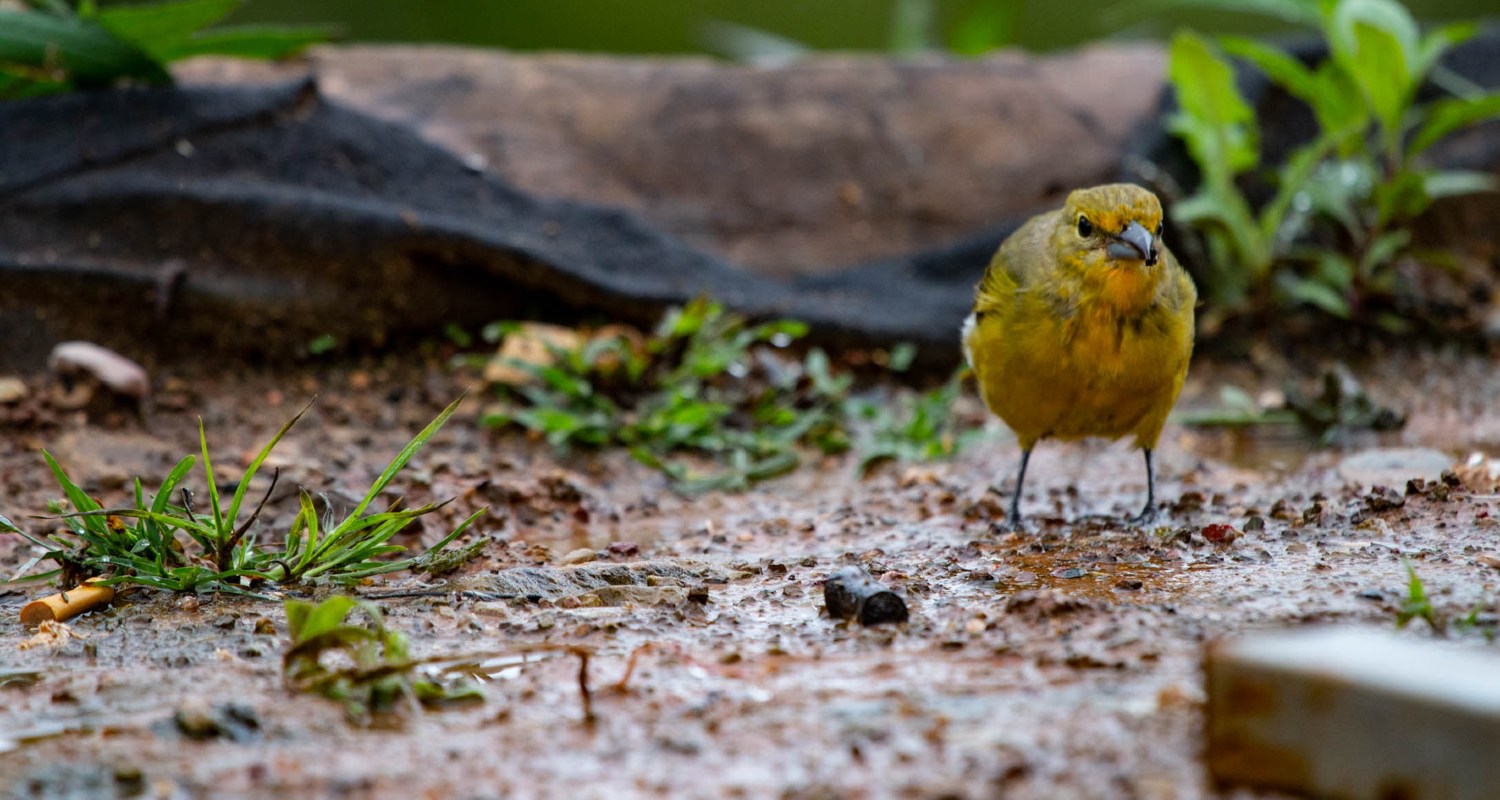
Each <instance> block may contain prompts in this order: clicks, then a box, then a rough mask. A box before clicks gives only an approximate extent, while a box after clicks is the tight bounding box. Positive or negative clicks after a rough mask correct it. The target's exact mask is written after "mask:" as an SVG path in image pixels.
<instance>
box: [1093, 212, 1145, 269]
mask: <svg viewBox="0 0 1500 800" xmlns="http://www.w3.org/2000/svg"><path fill="white" fill-rule="evenodd" d="M1105 252H1106V253H1108V254H1109V257H1110V258H1117V259H1121V260H1127V261H1145V262H1146V266H1148V267H1149V266H1153V265H1155V264H1156V237H1155V236H1152V235H1151V231H1148V230H1146V229H1145V227H1143V226H1142V225H1141V223H1139V222H1132V223H1130V225H1129V226H1127V227H1126V228H1125V230H1123V231H1121V232H1120V235H1119V236H1117V237H1115V240H1114V241H1112V242H1110V243H1109V246H1108V247H1106V248H1105Z"/></svg>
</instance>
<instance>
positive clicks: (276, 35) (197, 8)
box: [0, 0, 330, 98]
mask: <svg viewBox="0 0 1500 800" xmlns="http://www.w3.org/2000/svg"><path fill="white" fill-rule="evenodd" d="M243 2H244V0H165V1H164V2H155V3H143V4H138V5H111V6H109V7H106V8H100V7H99V6H98V4H97V3H96V2H94V0H79V2H77V3H76V4H69V3H68V2H67V0H22V2H21V3H20V5H21V6H23V8H21V9H9V8H3V7H0V98H19V97H31V96H35V95H41V94H51V93H55V92H64V91H72V90H74V89H78V88H85V87H91V86H101V85H107V84H110V83H114V82H116V81H121V80H133V81H139V82H143V83H170V82H171V81H172V77H171V74H170V73H168V72H167V65H168V64H170V63H172V62H173V61H178V60H181V59H184V58H190V57H192V56H200V55H228V56H239V57H243V58H263V59H278V58H285V57H287V56H291V55H295V54H296V53H297V52H299V51H301V50H302V49H303V48H305V47H307V46H308V45H310V44H314V43H316V42H320V41H322V40H324V39H326V38H327V37H328V36H329V33H330V31H329V30H328V29H326V28H317V27H269V26H252V25H243V26H232V27H217V28H212V27H210V26H212V25H214V24H215V23H217V22H219V21H220V20H222V19H224V17H226V16H228V15H229V13H230V12H232V11H234V10H235V9H236V8H238V7H240V6H241V5H242V4H243Z"/></svg>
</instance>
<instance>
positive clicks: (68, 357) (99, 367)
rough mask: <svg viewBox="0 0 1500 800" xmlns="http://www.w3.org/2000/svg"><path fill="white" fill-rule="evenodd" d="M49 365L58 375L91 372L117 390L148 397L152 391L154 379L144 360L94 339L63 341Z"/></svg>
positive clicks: (65, 375) (137, 397)
mask: <svg viewBox="0 0 1500 800" xmlns="http://www.w3.org/2000/svg"><path fill="white" fill-rule="evenodd" d="M47 367H48V369H50V370H51V371H52V373H53V374H54V375H58V376H61V377H73V376H79V375H88V376H90V377H92V378H94V379H95V380H97V381H99V383H101V384H103V385H104V386H105V387H107V388H108V389H109V390H110V391H112V392H114V393H115V394H119V395H123V396H125V397H131V398H134V399H136V400H144V399H145V398H146V397H148V396H149V395H150V394H151V379H150V377H148V376H147V374H146V370H145V369H144V368H143V367H141V365H140V364H137V363H135V362H134V361H131V360H130V359H128V358H126V357H125V356H122V355H120V354H119V353H116V352H115V351H113V350H110V349H109V348H107V347H101V346H99V345H97V344H94V343H93V342H63V343H62V344H59V345H58V346H56V347H54V348H52V354H51V355H50V356H48V357H47Z"/></svg>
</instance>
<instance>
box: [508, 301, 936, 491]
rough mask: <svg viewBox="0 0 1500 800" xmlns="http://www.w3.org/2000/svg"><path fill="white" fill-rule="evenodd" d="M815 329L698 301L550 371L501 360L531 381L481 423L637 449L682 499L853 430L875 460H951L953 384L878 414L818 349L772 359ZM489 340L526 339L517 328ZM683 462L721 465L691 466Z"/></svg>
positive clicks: (829, 447)
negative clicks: (864, 437) (650, 331)
mask: <svg viewBox="0 0 1500 800" xmlns="http://www.w3.org/2000/svg"><path fill="white" fill-rule="evenodd" d="M806 332H807V326H806V325H804V324H802V323H800V322H792V321H786V320H783V321H778V322H769V323H764V324H760V325H752V324H750V323H748V322H747V321H746V320H745V319H744V318H742V317H739V316H736V315H733V314H729V313H726V312H725V311H724V309H723V307H721V306H720V305H718V304H716V303H712V302H709V301H706V300H698V301H695V302H693V303H689V304H688V305H687V306H685V307H683V308H677V309H672V310H670V311H669V312H668V313H667V314H666V316H665V317H664V319H663V320H662V322H661V324H660V325H659V326H658V328H657V330H656V333H655V335H653V336H650V337H646V338H645V339H644V341H641V340H633V339H632V338H631V337H628V336H624V335H618V336H605V337H595V338H593V339H591V340H589V341H586V342H584V343H582V344H580V345H579V346H577V347H560V346H557V345H555V344H549V345H547V347H546V348H545V349H546V351H547V352H548V353H550V358H549V363H533V362H531V361H526V360H520V359H508V360H506V362H505V363H507V364H508V365H509V366H510V367H513V368H514V369H516V370H519V371H521V373H524V374H526V375H529V376H530V377H531V380H530V381H526V382H519V383H516V384H514V385H509V384H504V383H502V384H500V386H499V389H500V392H501V394H502V400H503V402H502V404H501V405H500V406H499V407H498V408H496V409H495V410H493V411H492V412H491V413H488V414H486V416H485V417H484V422H485V424H488V425H492V426H506V425H515V426H519V427H522V428H525V429H527V430H529V431H532V432H534V433H536V434H538V435H541V436H544V437H545V438H546V439H547V441H548V442H549V443H551V444H552V445H553V446H555V447H557V448H559V449H567V448H570V447H575V446H584V447H606V446H618V447H625V448H628V449H629V450H630V452H631V454H632V455H633V456H634V457H635V458H636V459H637V460H639V461H640V462H642V463H644V464H647V465H648V466H651V467H654V468H656V469H659V470H661V471H662V472H663V473H664V474H666V475H667V476H668V477H669V478H670V479H671V480H672V483H673V485H674V487H675V488H677V489H678V490H680V491H683V492H699V491H707V490H714V489H718V490H739V489H744V488H746V487H748V486H749V485H751V484H752V483H754V482H756V481H759V480H763V479H766V478H770V477H774V476H777V475H781V474H784V473H786V472H790V471H791V470H793V469H795V468H796V467H797V465H798V464H799V463H800V462H801V456H800V451H801V450H803V449H808V448H811V449H815V450H817V451H820V452H822V453H824V454H837V453H843V452H846V451H848V450H849V449H850V448H851V446H852V439H851V434H850V425H851V423H852V422H853V421H855V420H856V419H866V420H870V421H871V424H872V426H873V427H875V428H877V430H876V431H875V432H873V433H872V435H871V436H870V437H869V439H870V441H871V442H873V443H874V445H875V447H876V451H875V452H874V455H873V457H874V458H892V457H894V458H917V457H921V458H932V457H941V456H948V455H952V454H953V452H955V451H956V449H957V447H958V445H959V443H960V441H961V439H962V438H963V437H959V436H956V435H953V432H952V430H951V426H952V425H953V423H952V422H950V421H949V420H948V409H949V406H951V404H952V401H953V398H954V396H955V395H956V394H957V388H956V387H957V384H956V383H952V384H951V385H950V387H948V388H945V389H944V390H940V391H939V392H938V393H937V394H935V395H932V396H930V397H927V398H925V399H923V400H922V401H919V402H918V403H917V404H916V405H915V406H914V407H913V409H912V411H911V416H910V417H907V416H898V415H891V414H880V413H877V412H876V411H875V410H872V407H871V406H870V405H869V402H868V401H863V400H855V399H853V398H851V395H850V388H851V385H852V383H853V376H852V375H850V374H847V373H838V372H836V371H835V370H834V368H833V365H832V363H831V362H830V361H829V358H828V356H827V355H826V354H825V353H824V352H823V351H822V350H819V349H817V348H812V349H811V350H809V351H808V353H807V355H806V357H805V358H803V359H802V360H800V361H798V360H794V359H791V358H788V357H786V356H785V355H783V354H781V353H779V352H777V351H778V350H780V349H781V348H784V347H786V346H787V345H790V344H792V343H793V342H795V341H796V340H797V339H799V338H800V337H802V336H803V335H805V334H806ZM487 334H490V335H494V336H521V335H525V334H524V332H523V329H522V328H521V326H519V325H516V324H503V325H500V326H497V327H494V328H492V329H490V330H489V331H487ZM910 359H911V350H910V349H909V348H897V349H896V350H894V351H893V352H892V353H891V354H890V362H894V363H896V365H897V366H904V365H903V364H901V363H900V362H908V363H909V361H910ZM882 431H884V433H882ZM945 437H946V438H945ZM928 439H930V440H931V443H930V446H927V445H928V444H929V442H928V441H927V440H928ZM684 454H691V455H693V456H696V457H697V460H698V462H699V463H701V462H702V461H704V460H707V461H709V462H712V463H713V467H712V468H711V469H708V470H699V469H695V468H694V466H693V464H692V463H691V462H690V461H689V460H685V459H683V458H681V457H680V456H682V455H684Z"/></svg>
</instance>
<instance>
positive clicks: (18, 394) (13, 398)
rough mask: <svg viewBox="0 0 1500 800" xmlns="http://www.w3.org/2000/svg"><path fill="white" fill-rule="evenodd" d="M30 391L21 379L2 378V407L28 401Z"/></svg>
mask: <svg viewBox="0 0 1500 800" xmlns="http://www.w3.org/2000/svg"><path fill="white" fill-rule="evenodd" d="M29 393H30V390H29V389H27V388H26V383H25V382H24V381H22V380H21V379H20V378H17V377H15V376H12V375H6V376H4V377H0V405H10V404H12V403H18V402H20V401H22V400H24V399H26V395H27V394H29Z"/></svg>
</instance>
